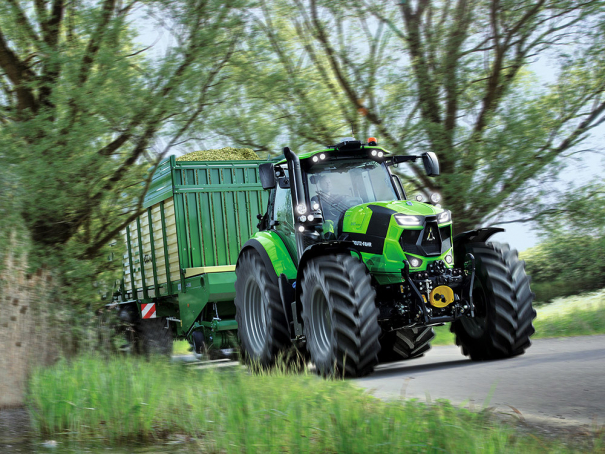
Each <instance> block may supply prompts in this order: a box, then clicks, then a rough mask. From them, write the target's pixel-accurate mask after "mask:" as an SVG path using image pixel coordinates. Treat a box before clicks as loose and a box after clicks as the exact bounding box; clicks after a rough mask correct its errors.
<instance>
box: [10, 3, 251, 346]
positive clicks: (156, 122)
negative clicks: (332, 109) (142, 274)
mask: <svg viewBox="0 0 605 454" xmlns="http://www.w3.org/2000/svg"><path fill="white" fill-rule="evenodd" d="M53 4H54V6H53V7H52V8H51V5H50V2H32V1H15V2H4V3H2V4H1V5H0V123H1V124H2V128H1V129H0V150H1V151H0V184H1V185H2V188H3V190H2V200H0V255H2V253H3V252H4V250H5V249H6V248H7V247H8V246H5V245H6V244H7V238H9V237H10V236H11V235H14V232H17V233H19V234H20V235H22V236H23V238H25V239H26V240H28V241H30V240H31V243H32V247H31V249H30V254H29V260H30V268H32V269H33V270H35V269H36V268H40V267H43V266H44V267H46V268H47V269H50V270H52V272H53V274H54V277H55V281H54V282H57V287H56V290H55V293H54V295H53V303H55V304H53V307H55V308H57V310H58V317H59V322H62V325H61V326H65V327H70V331H79V329H80V327H81V326H84V325H86V323H84V322H82V323H77V322H75V320H78V319H79V318H82V320H86V319H88V318H90V317H91V314H90V311H91V310H93V309H95V308H96V307H98V305H99V304H102V303H101V302H100V299H99V293H101V294H105V293H108V292H109V293H110V292H111V289H112V288H113V286H114V282H115V279H117V278H120V277H121V276H120V274H121V273H120V268H121V266H120V264H121V257H122V254H123V252H124V251H123V248H122V246H121V245H122V241H118V244H119V246H115V247H111V246H109V243H110V242H111V241H113V240H115V239H116V238H118V237H119V235H120V231H121V230H122V229H123V228H124V226H125V225H127V224H128V223H129V222H131V221H132V220H133V219H134V218H135V217H136V216H137V215H138V214H139V213H140V211H141V204H142V200H143V196H144V193H145V191H146V189H147V185H148V183H149V178H150V176H151V175H152V172H149V168H150V167H153V166H154V165H155V164H156V163H157V162H158V161H159V159H160V158H161V157H162V156H163V155H165V154H166V153H167V152H168V151H169V150H170V149H171V147H172V146H173V145H174V144H175V143H177V142H182V141H183V140H185V139H186V137H185V134H186V132H187V131H188V130H189V128H190V127H191V125H192V124H194V123H196V121H198V120H199V117H200V116H201V114H202V112H204V110H205V109H206V108H207V107H208V106H209V105H210V104H211V102H212V99H213V98H214V97H215V96H217V94H218V93H220V91H221V80H222V79H221V78H222V75H221V71H222V70H223V68H224V66H225V65H226V64H227V62H228V61H229V60H230V58H231V57H232V54H233V52H234V50H235V45H236V43H237V40H238V36H239V33H240V32H241V31H242V30H243V26H244V8H245V7H246V2H245V0H229V1H219V0H210V1H205V2H198V1H195V0H182V1H171V2H166V1H163V0H158V1H149V2H144V3H142V4H138V3H137V2H132V3H127V4H123V3H122V2H115V1H113V0H99V1H92V2H76V3H65V2H54V3H53ZM135 5H136V6H135ZM133 7H134V8H133ZM135 21H136V22H137V23H141V22H144V23H145V25H147V26H152V25H155V26H157V27H158V28H157V29H158V34H162V33H164V34H165V36H166V35H168V36H169V37H170V39H172V40H173V41H172V44H173V45H171V46H170V47H169V48H168V49H166V50H164V51H163V50H162V49H158V48H157V47H158V46H155V48H152V49H151V50H150V49H146V48H145V47H144V46H142V45H140V44H137V40H138V39H139V38H138V37H137V32H136V29H135V28H134V22H135ZM160 138H161V139H160ZM110 256H113V257H114V260H113V261H108V257H110ZM1 258H2V257H0V259H1ZM61 306H63V307H61ZM72 334H73V333H72ZM76 334H78V333H76ZM78 336H79V337H80V338H83V337H86V336H85V334H84V333H79V334H78V335H77V336H76V338H77V337H78ZM66 337H69V338H72V336H71V335H66Z"/></svg>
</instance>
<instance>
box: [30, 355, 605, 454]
mask: <svg viewBox="0 0 605 454" xmlns="http://www.w3.org/2000/svg"><path fill="white" fill-rule="evenodd" d="M28 401H29V408H30V413H31V420H32V424H33V427H34V430H35V431H36V433H38V434H39V435H40V436H45V437H53V438H54V439H56V440H63V441H68V440H72V441H75V440H78V441H92V440H97V441H102V442H103V443H106V444H110V445H116V444H119V443H128V442H132V441H155V440H161V439H166V438H170V437H171V436H182V435H187V436H190V437H194V438H195V440H196V443H198V445H199V446H198V449H200V450H201V451H209V452H244V451H245V452H263V453H265V452H343V453H345V452H346V453H354V452H381V453H390V452H393V453H395V452H397V453H399V452H443V451H445V452H478V451H481V452H487V453H496V452H506V453H511V452H523V453H528V452H529V453H531V452H543V451H544V450H547V451H552V452H569V451H568V449H567V448H566V447H565V446H564V445H562V444H558V443H555V442H553V441H548V442H545V441H543V440H539V439H537V438H535V437H530V436H526V435H522V436H521V435H519V433H518V432H516V431H515V430H514V429H513V428H512V427H508V426H503V425H501V424H499V423H498V422H497V421H496V420H494V418H493V416H492V415H491V413H490V412H489V411H487V410H484V411H482V412H478V413H475V412H471V411H468V410H463V409H459V408H456V407H453V406H452V405H451V404H449V403H447V402H439V403H438V404H436V405H425V404H422V403H419V402H416V401H399V402H383V401H381V400H378V399H376V398H374V397H372V396H370V395H368V394H366V393H364V392H363V391H362V390H360V389H358V388H357V387H355V386H353V385H352V384H350V383H348V382H344V381H338V380H322V379H319V378H317V377H316V376H312V375H307V374H300V375H289V374H287V373H285V372H283V371H273V372H272V373H266V374H263V375H251V374H249V373H247V372H246V371H245V370H243V368H239V367H238V368H235V369H231V370H203V371H200V370H192V369H190V368H189V369H188V368H186V366H183V365H175V364H168V363H166V361H165V360H161V359H159V360H151V361H144V360H136V359H132V358H113V359H109V360H106V359H101V358H97V357H85V358H80V359H77V360H74V361H72V362H66V361H62V362H60V363H58V364H56V365H55V366H53V367H51V368H48V369H41V370H38V371H37V372H36V373H34V375H33V377H32V378H31V380H30V382H29V395H28ZM594 443H595V444H594V446H591V449H592V448H595V449H602V448H603V446H602V441H601V440H596V441H594Z"/></svg>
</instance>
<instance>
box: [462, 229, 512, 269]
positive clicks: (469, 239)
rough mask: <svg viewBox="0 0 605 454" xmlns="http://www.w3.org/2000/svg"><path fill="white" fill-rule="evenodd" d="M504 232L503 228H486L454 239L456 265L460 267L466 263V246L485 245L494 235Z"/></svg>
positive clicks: (463, 233)
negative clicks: (472, 244)
mask: <svg viewBox="0 0 605 454" xmlns="http://www.w3.org/2000/svg"><path fill="white" fill-rule="evenodd" d="M504 231H505V230H504V229H503V228H502V227H486V228H483V229H476V230H468V231H466V232H462V233H459V234H458V235H456V236H455V237H454V263H456V264H457V265H458V266H460V264H462V263H463V262H464V257H465V256H466V248H465V247H464V245H465V244H469V243H485V242H486V241H487V240H488V239H489V238H490V237H491V236H492V235H495V234H496V233H500V232H504Z"/></svg>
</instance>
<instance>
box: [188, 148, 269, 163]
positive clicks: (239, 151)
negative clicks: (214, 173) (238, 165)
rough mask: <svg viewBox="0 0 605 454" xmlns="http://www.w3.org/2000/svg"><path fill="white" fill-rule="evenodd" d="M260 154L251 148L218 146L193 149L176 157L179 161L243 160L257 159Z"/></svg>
mask: <svg viewBox="0 0 605 454" xmlns="http://www.w3.org/2000/svg"><path fill="white" fill-rule="evenodd" d="M257 159H260V158H259V157H258V155H257V154H256V153H255V152H254V151H253V150H251V149H250V148H232V147H225V148H217V149H215V150H202V151H192V152H191V153H187V154H184V155H183V156H179V157H178V158H176V160H177V161H243V160H257Z"/></svg>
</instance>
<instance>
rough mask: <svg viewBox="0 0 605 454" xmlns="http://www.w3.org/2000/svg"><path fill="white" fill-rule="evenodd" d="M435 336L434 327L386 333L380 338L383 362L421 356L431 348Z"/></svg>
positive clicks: (379, 357)
mask: <svg viewBox="0 0 605 454" xmlns="http://www.w3.org/2000/svg"><path fill="white" fill-rule="evenodd" d="M434 338H435V332H434V331H433V328H431V327H430V326H429V327H423V328H409V329H400V330H397V331H391V332H388V333H385V334H384V336H383V337H382V339H380V354H379V355H378V359H379V360H380V362H381V363H388V362H392V361H402V360H404V359H413V358H420V357H421V356H423V355H424V354H425V353H426V352H427V351H429V350H430V349H431V341H432V340H433V339H434Z"/></svg>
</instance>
